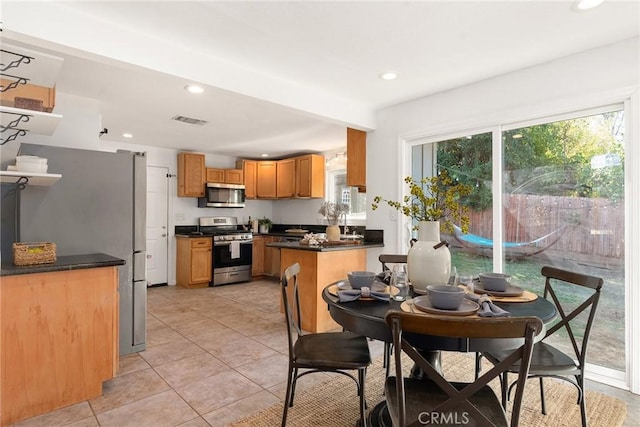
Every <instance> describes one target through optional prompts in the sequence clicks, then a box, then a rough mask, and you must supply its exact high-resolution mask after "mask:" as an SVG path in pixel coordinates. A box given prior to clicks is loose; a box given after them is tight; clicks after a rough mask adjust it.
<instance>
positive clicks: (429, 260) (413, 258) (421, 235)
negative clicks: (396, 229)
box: [407, 221, 451, 293]
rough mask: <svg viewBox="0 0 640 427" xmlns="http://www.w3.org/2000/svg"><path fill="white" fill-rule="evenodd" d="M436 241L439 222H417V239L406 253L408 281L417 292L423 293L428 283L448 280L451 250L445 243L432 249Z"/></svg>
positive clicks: (438, 232) (438, 283) (442, 283)
mask: <svg viewBox="0 0 640 427" xmlns="http://www.w3.org/2000/svg"><path fill="white" fill-rule="evenodd" d="M438 243H440V222H439V221H421V222H420V223H419V224H418V241H417V242H415V243H414V244H413V246H412V247H411V248H410V249H409V254H408V255H407V270H408V273H409V281H410V282H411V285H413V288H414V289H415V290H416V291H417V292H419V293H425V292H426V289H427V286H428V285H444V284H446V283H447V280H449V274H450V273H451V252H449V248H448V247H447V246H446V245H442V246H440V247H439V248H438V249H434V246H435V245H437V244H438Z"/></svg>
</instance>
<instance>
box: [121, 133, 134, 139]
mask: <svg viewBox="0 0 640 427" xmlns="http://www.w3.org/2000/svg"><path fill="white" fill-rule="evenodd" d="M122 136H123V137H124V138H133V134H131V133H123V134H122Z"/></svg>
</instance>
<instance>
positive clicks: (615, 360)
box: [451, 248, 625, 370]
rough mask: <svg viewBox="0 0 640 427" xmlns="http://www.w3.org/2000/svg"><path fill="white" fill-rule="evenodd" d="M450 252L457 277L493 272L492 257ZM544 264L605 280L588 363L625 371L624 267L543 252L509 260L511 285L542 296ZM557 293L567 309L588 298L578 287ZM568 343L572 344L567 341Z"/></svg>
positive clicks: (506, 271) (454, 249)
mask: <svg viewBox="0 0 640 427" xmlns="http://www.w3.org/2000/svg"><path fill="white" fill-rule="evenodd" d="M451 249H452V251H451V264H452V265H453V266H455V267H456V269H457V271H458V274H472V275H474V276H477V275H478V273H482V272H488V271H492V270H493V267H492V259H491V258H488V257H483V256H478V255H477V254H470V253H468V252H463V251H462V250H459V249H458V248H451ZM544 265H550V266H554V267H557V268H562V269H565V270H571V271H579V272H581V273H584V274H590V275H593V276H598V277H602V279H603V280H604V286H603V288H602V294H601V296H600V302H599V304H598V309H597V310H598V311H597V313H596V319H595V321H594V326H593V329H592V331H591V337H590V339H589V350H588V353H587V360H588V361H589V362H590V363H594V364H597V365H601V366H606V367H610V368H613V369H619V370H624V368H625V336H624V268H623V267H621V268H618V269H615V268H614V269H610V268H602V267H598V266H596V265H589V263H588V262H577V261H573V260H568V259H559V258H556V257H553V255H549V254H548V253H546V252H544V253H542V254H539V255H536V256H532V257H527V258H524V259H520V260H512V261H508V262H506V263H505V267H504V272H505V273H508V274H510V275H511V276H513V279H512V283H514V284H515V285H518V286H522V287H523V288H525V289H527V290H529V291H531V292H534V293H536V294H538V295H542V293H543V291H544V278H543V277H542V275H541V274H540V270H541V269H542V267H543V266H544ZM558 294H559V298H560V300H561V301H563V302H564V301H567V302H568V304H569V305H568V307H574V306H575V305H576V304H580V303H581V302H582V301H584V299H586V295H588V294H587V293H585V292H582V290H581V289H580V288H578V287H576V286H565V287H562V289H560V290H559V291H558ZM565 311H566V309H565ZM583 320H584V319H581V317H578V318H577V319H576V321H577V322H581V321H582V323H584V321H583ZM560 332H561V331H558V332H556V333H557V334H558V333H560ZM574 332H576V331H574ZM563 335H565V337H566V333H564V332H563ZM580 335H581V334H580ZM558 338H561V336H560V337H558ZM560 341H563V340H561V339H558V340H554V341H552V342H553V343H554V344H555V345H558V347H562V348H563V350H564V351H567V352H569V354H571V353H570V352H571V351H572V350H571V347H570V343H569V346H565V345H561V343H560ZM567 342H569V341H568V339H567ZM579 344H580V343H579Z"/></svg>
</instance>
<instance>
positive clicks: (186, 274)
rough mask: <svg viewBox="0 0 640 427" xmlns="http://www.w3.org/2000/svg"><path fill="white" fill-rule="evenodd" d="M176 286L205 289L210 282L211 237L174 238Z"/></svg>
mask: <svg viewBox="0 0 640 427" xmlns="http://www.w3.org/2000/svg"><path fill="white" fill-rule="evenodd" d="M176 240H177V255H176V259H177V263H176V284H177V285H178V286H182V287H185V288H206V287H207V286H209V282H211V274H212V260H211V254H212V252H211V249H212V244H213V242H212V239H211V237H187V236H176Z"/></svg>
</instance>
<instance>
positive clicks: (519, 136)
mask: <svg viewBox="0 0 640 427" xmlns="http://www.w3.org/2000/svg"><path fill="white" fill-rule="evenodd" d="M511 138H513V139H519V138H522V134H521V133H515V134H513V136H512V137H511Z"/></svg>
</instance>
